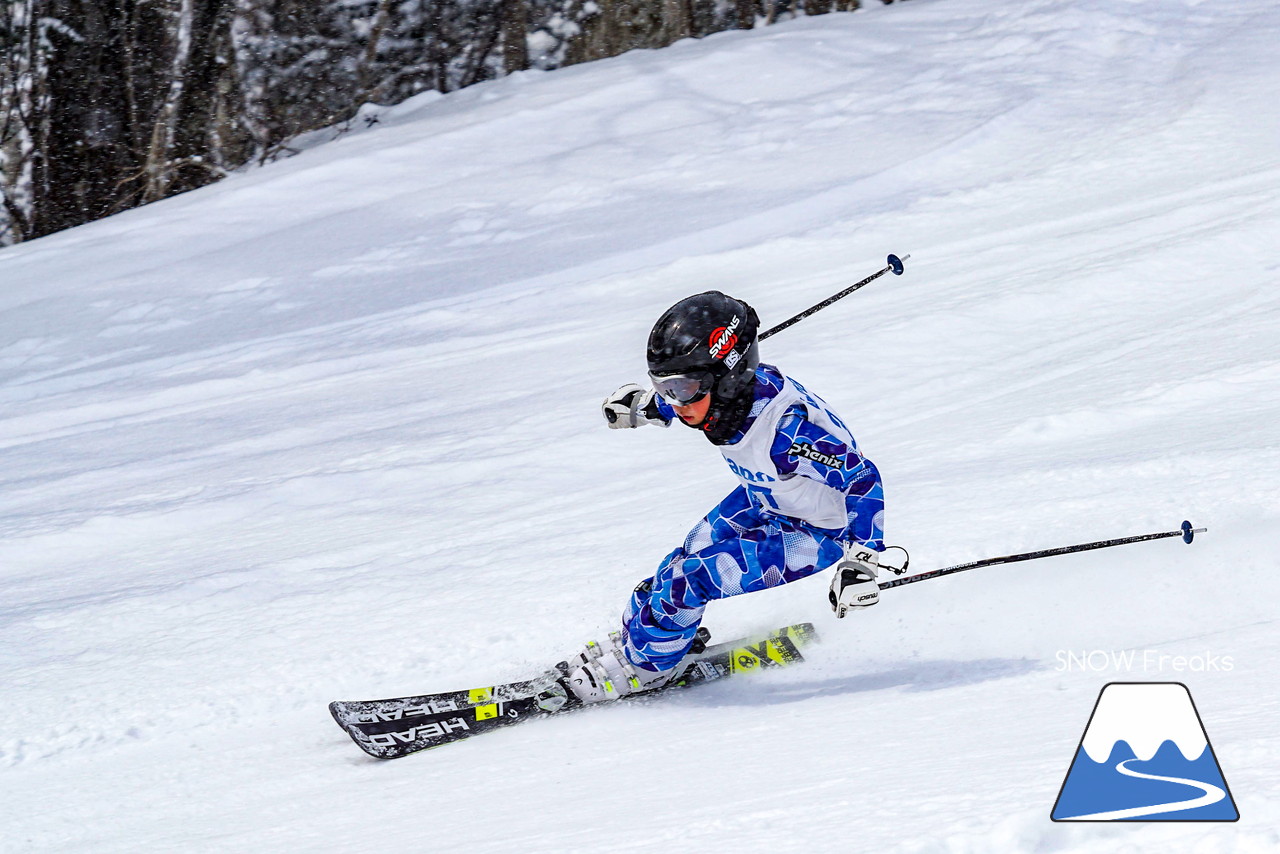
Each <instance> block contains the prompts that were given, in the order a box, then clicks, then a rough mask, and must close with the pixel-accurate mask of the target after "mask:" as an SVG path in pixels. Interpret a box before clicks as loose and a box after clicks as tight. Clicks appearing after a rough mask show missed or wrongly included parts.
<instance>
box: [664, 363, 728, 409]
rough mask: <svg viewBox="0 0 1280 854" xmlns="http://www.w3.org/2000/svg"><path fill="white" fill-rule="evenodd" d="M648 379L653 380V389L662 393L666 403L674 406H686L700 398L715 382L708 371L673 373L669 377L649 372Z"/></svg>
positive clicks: (704, 395) (705, 394)
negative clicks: (657, 375)
mask: <svg viewBox="0 0 1280 854" xmlns="http://www.w3.org/2000/svg"><path fill="white" fill-rule="evenodd" d="M649 379H651V380H653V390H654V391H656V392H657V393H658V394H660V395H662V397H663V398H664V399H665V400H666V401H667V402H668V403H671V404H674V405H676V406H688V405H689V404H691V403H696V402H697V401H699V400H702V398H704V397H706V396H707V394H708V393H709V392H710V391H711V387H712V386H713V385H714V384H715V377H713V376H712V375H711V372H710V371H695V372H694V373H689V374H673V375H672V376H669V377H656V376H654V375H653V374H649Z"/></svg>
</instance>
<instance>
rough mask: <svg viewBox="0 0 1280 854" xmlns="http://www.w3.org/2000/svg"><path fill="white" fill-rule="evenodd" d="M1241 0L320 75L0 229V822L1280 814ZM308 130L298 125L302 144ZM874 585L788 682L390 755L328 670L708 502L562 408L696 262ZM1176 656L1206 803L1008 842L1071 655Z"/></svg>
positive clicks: (576, 830) (26, 842)
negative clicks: (869, 481) (136, 205)
mask: <svg viewBox="0 0 1280 854" xmlns="http://www.w3.org/2000/svg"><path fill="white" fill-rule="evenodd" d="M1278 44H1280V6H1278V5H1277V4H1275V3H1274V2H1271V0H1240V2H1234V3H1209V2H1204V3H1201V2H1186V0H1131V2H1123V3H1117V2H1101V0H1081V2H1075V3H1063V2H1059V0H1028V2H1020V3H1006V2H999V0H946V2H942V0H913V2H911V3H907V4H895V5H893V6H881V5H880V4H868V7H867V8H866V9H864V10H862V11H859V12H856V13H853V14H841V15H827V16H822V17H815V18H809V19H804V20H797V21H793V22H789V23H785V24H782V25H779V26H776V27H771V28H767V29H762V30H759V31H753V32H734V33H726V34H721V35H717V36H714V37H711V38H707V39H704V40H701V41H687V42H682V43H680V44H677V45H675V46H673V47H672V48H669V49H667V50H662V51H652V52H648V51H644V52H633V53H630V54H627V55H625V56H622V57H619V58H617V59H613V60H608V61H604V62H598V63H592V64H589V65H583V66H577V67H574V68H570V69H566V70H562V71H556V72H552V73H532V72H531V73H524V74H517V75H514V76H512V77H509V78H505V79H502V80H499V81H496V82H493V83H488V84H485V85H481V86H476V87H473V88H470V89H467V90H464V91H461V92H457V93H454V94H451V95H448V96H445V97H440V96H438V95H431V96H423V97H420V98H417V99H414V100H411V101H409V102H406V103H404V104H401V105H400V106H398V107H394V108H387V109H377V110H366V111H365V113H364V115H365V116H366V117H369V118H372V117H373V116H374V115H376V117H377V122H376V123H368V122H366V121H363V120H361V121H357V122H355V123H354V124H353V126H352V128H351V129H350V130H349V132H347V133H345V134H337V133H336V132H335V133H330V134H327V135H323V134H322V135H319V136H316V137H313V138H312V139H311V140H310V141H309V144H308V145H307V146H306V147H305V148H304V149H303V150H302V151H301V153H299V154H298V155H297V156H295V157H292V158H290V159H288V160H285V161H283V162H279V163H276V164H273V165H271V166H269V167H266V168H262V169H258V170H253V171H250V172H247V173H245V174H241V175H237V176H234V177H232V178H231V179H229V180H227V181H225V182H223V183H221V184H218V185H216V186H213V187H209V188H206V189H204V190H201V191H198V192H193V193H189V194H187V195H184V196H181V197H178V198H174V199H171V200H168V201H165V202H162V203H159V204H155V205H151V206H148V207H146V208H143V209H139V210H135V211H131V212H128V213H125V214H122V215H119V216H115V217H112V218H110V219H108V220H105V221H102V222H98V223H95V224H92V225H89V226H85V227H82V228H78V229H75V230H72V231H69V232H66V233H62V234H58V235H55V236H52V237H48V238H44V239H42V240H37V241H34V242H31V243H29V244H25V245H21V246H18V247H15V248H11V249H7V250H5V251H4V252H2V253H0V484H2V486H0V686H2V687H0V690H2V691H3V695H2V696H3V708H4V714H3V716H2V718H0V720H2V723H0V828H2V829H3V830H2V834H3V836H2V841H0V847H2V848H3V849H4V850H5V851H57V852H66V851H94V852H138V851H184V852H185V851H341V852H349V851H372V850H423V851H444V850H465V851H468V852H490V851H493V852H497V851H503V852H506V851H513V850H514V851H538V852H541V851H548V852H550V851H600V852H614V851H657V850H673V849H678V850H695V851H715V852H718V851H733V852H777V851H876V852H881V851H910V852H932V851H938V852H965V851H973V852H992V851H1031V850H1036V851H1079V852H1099V851H1133V850H1143V851H1151V850H1169V851H1173V850H1180V851H1186V850H1192V849H1195V850H1202V851H1234V850H1240V851H1270V850H1275V849H1276V848H1277V847H1278V846H1280V833H1278V832H1277V828H1280V714H1278V708H1277V704H1278V703H1280V691H1278V690H1277V689H1278V687H1280V676H1278V675H1277V671H1276V661H1277V660H1280V632H1278V631H1277V628H1278V627H1280V623H1278V622H1277V617H1276V608H1277V605H1276V603H1277V601H1280V572H1278V571H1277V570H1280V558H1277V554H1276V543H1277V537H1278V536H1280V476H1278V475H1280V343H1278V342H1280V288H1278V287H1277V285H1278V284H1280V239H1278V236H1280V98H1277V80H1280V51H1277V50H1276V45H1278ZM335 136H336V137H337V138H336V139H332V140H330V137H335ZM889 252H895V253H898V254H905V253H911V255H912V258H911V260H910V261H909V262H908V269H907V273H906V275H904V276H902V277H900V278H899V277H892V276H886V277H884V278H882V279H880V280H878V281H876V282H875V283H874V284H872V285H870V286H868V287H867V288H865V289H863V290H862V291H860V292H858V293H857V294H855V295H854V296H851V297H849V298H848V299H847V300H846V301H843V302H840V303H837V304H836V305H834V306H832V307H830V308H828V309H826V310H824V311H822V312H820V313H818V314H816V315H814V316H813V317H811V318H809V319H807V320H805V321H803V322H802V323H801V324H800V325H798V326H796V327H794V328H792V329H790V330H788V331H786V332H785V333H782V334H779V335H778V336H776V337H775V338H772V339H770V340H769V341H768V342H766V345H765V347H764V350H763V352H764V357H765V360H766V361H769V362H773V363H776V364H778V365H779V366H781V367H782V368H783V369H784V370H785V371H786V372H788V373H789V374H791V375H792V376H795V377H796V378H797V379H799V380H801V381H802V382H804V383H805V384H806V385H807V386H809V387H810V388H812V389H814V390H815V391H816V392H817V393H819V394H821V395H822V396H823V397H824V398H826V399H827V400H828V401H829V402H830V403H831V404H832V406H833V407H834V408H835V409H836V410H837V411H838V412H840V413H841V414H842V415H843V416H844V418H845V420H846V421H848V422H849V424H850V425H851V427H852V429H853V432H854V434H855V435H856V436H857V437H858V440H859V443H860V445H861V446H862V448H863V450H864V451H865V452H866V453H867V454H868V456H870V457H871V459H873V460H874V461H875V462H876V463H877V465H878V466H879V468H880V470H881V471H882V473H883V475H884V479H885V487H886V494H887V501H888V507H887V524H886V528H887V533H888V538H889V540H890V541H891V542H894V543H898V544H901V545H903V546H906V547H907V548H909V549H910V551H911V555H912V566H913V569H920V570H925V569H930V568H935V567H939V566H945V565H949V564H954V563H961V562H965V561H971V560H976V559H979V558H983V557H989V556H994V555H1002V554H1010V553H1013V552H1019V551H1027V550H1032V549H1038V548H1049V547H1054V546H1060V545H1068V544H1072V543H1080V542H1088V541H1092V540H1100V539H1107V538H1112V537H1120V536H1126V535H1130V534H1142V533H1148V532H1153V531H1167V530H1173V529H1176V528H1177V527H1178V525H1179V524H1180V523H1181V521H1182V520H1183V519H1184V518H1186V519H1190V520H1192V521H1193V522H1194V523H1195V524H1196V525H1200V526H1205V527H1207V528H1208V529H1209V531H1208V533H1206V534H1203V535H1201V536H1199V537H1198V538H1197V539H1196V541H1195V542H1194V543H1193V544H1192V545H1191V546H1186V545H1183V544H1182V543H1181V542H1180V541H1179V540H1177V539H1165V540H1159V541H1155V542H1149V543H1143V544H1140V545H1129V546H1124V547H1120V548H1115V549H1108V550H1101V551H1094V552H1089V553H1086V554H1080V555H1074V556H1068V557H1055V558H1051V559H1047V560H1043V561H1035V562H1028V563H1019V564H1015V565H1008V566H999V567H990V568H984V569H980V570H976V571H974V572H971V573H963V574H959V575H955V576H953V577H949V578H943V579H937V580H931V581H927V582H924V583H921V584H917V585H911V586H908V587H904V588H902V589H897V590H891V591H888V592H886V593H885V594H884V596H883V601H882V603H881V604H880V605H878V606H877V607H876V608H874V609H873V610H872V611H870V612H868V613H863V614H855V615H853V616H851V617H850V618H848V619H846V620H843V621H836V620H835V619H834V618H833V617H832V616H831V614H830V612H829V610H828V608H827V605H826V602H825V594H826V581H825V579H823V578H821V577H814V578H811V579H806V580H805V581H801V582H798V583H795V584H793V585H788V586H786V587H782V588H778V589H776V590H772V591H768V592H764V593H759V594H755V595H751V596H746V597H740V598H737V599H733V600H729V601H724V602H720V603H714V604H713V605H712V606H711V607H710V608H709V609H708V614H707V619H706V623H705V624H706V625H707V626H708V627H709V628H710V629H711V630H712V632H713V633H714V636H715V637H716V638H719V639H721V640H725V639H729V638H731V637H733V636H735V635H739V634H743V633H747V632H751V631H755V630H759V629H765V628H772V627H775V626H780V625H785V624H787V623H791V622H796V621H801V620H811V621H814V622H815V623H817V624H818V626H819V630H820V631H821V633H822V635H823V639H824V642H823V643H822V644H821V645H820V646H818V647H816V648H815V649H814V651H813V652H812V654H811V655H810V656H809V658H810V660H809V662H808V663H806V665H805V666H804V667H801V668H797V669H795V670H791V671H787V672H781V673H777V674H763V675H760V676H759V677H756V678H754V679H742V680H734V681H733V682H732V683H724V684H721V685H713V686H708V687H707V688H705V689H702V690H697V691H689V692H687V693H684V694H679V695H674V696H669V697H667V698H664V699H662V700H661V701H657V702H650V703H641V704H634V705H629V706H625V707H616V708H609V709H599V710H591V711H588V712H583V713H581V714H578V715H571V716H565V717H563V718H557V719H553V720H549V721H539V722H535V723H529V724H527V725H524V726H520V727H514V728H511V729H507V730H504V731H501V732H498V733H495V734H492V735H485V736H483V737H481V738H478V739H475V740H473V741H470V742H463V743H460V744H455V745H450V746H447V747H444V748H442V749H439V750H434V751H429V752H427V753H423V754H420V755H417V756H414V757H411V758H406V759H402V760H397V761H394V762H390V763H386V762H377V761H374V760H372V759H369V758H367V757H366V756H364V754H362V753H361V752H360V751H359V750H358V749H357V748H356V746H355V745H354V744H352V742H351V741H350V740H349V739H348V738H347V737H346V735H344V734H343V733H342V732H341V731H340V730H339V729H338V728H337V727H336V726H335V725H334V723H333V721H332V720H331V719H330V718H329V715H328V713H327V711H326V704H327V703H328V702H329V701H330V700H334V699H361V698H370V697H387V696H396V695H400V694H410V693H419V692H423V691H433V690H447V689H456V688H466V687H470V686H474V685H488V684H493V683H494V682H497V681H503V680H506V679H512V678H518V677H521V676H526V675H529V674H530V673H531V672H535V671H537V670H539V669H541V668H542V667H543V666H545V665H546V664H548V663H550V662H552V661H555V660H558V659H559V658H562V657H564V656H565V655H567V654H568V653H570V652H572V651H573V650H574V649H575V648H576V647H578V646H579V645H580V644H581V643H582V642H584V641H586V640H589V639H591V638H596V637H600V636H601V635H602V634H603V633H604V632H607V631H609V630H611V629H613V628H615V626H616V622H617V620H618V617H619V615H620V612H621V609H622V607H623V604H624V600H625V598H626V596H627V594H628V593H629V591H630V589H631V587H632V586H633V585H634V584H635V583H636V582H637V581H639V580H640V579H642V578H644V577H646V576H648V575H649V574H650V573H652V572H653V570H654V568H655V567H656V565H657V563H658V561H659V560H660V558H661V557H662V556H663V555H665V554H666V553H667V552H668V551H669V550H670V549H671V548H672V547H674V546H675V545H677V544H678V543H679V542H680V540H681V539H682V537H683V535H684V533H685V532H686V531H687V529H688V528H689V527H690V526H691V525H692V524H693V523H694V521H696V519H697V518H698V517H699V516H700V515H701V514H702V513H704V512H705V511H706V510H707V509H708V508H710V507H711V506H712V505H713V504H714V503H715V502H716V501H717V500H718V499H719V498H720V497H721V496H722V495H723V494H724V493H726V492H727V491H728V490H729V489H730V488H732V486H733V485H734V481H733V479H732V477H731V475H730V473H729V472H728V471H727V469H726V468H725V466H724V464H723V462H722V461H721V459H720V458H719V455H718V454H717V453H716V452H715V451H714V449H713V448H711V447H710V446H709V445H708V444H707V443H706V442H705V441H704V440H703V439H702V438H701V437H700V436H699V435H698V434H696V433H695V432H694V431H691V430H687V429H684V428H682V427H680V426H674V427H672V428H671V429H669V430H660V429H654V428H647V429H645V430H640V431H613V430H607V429H605V427H604V422H603V420H602V419H601V417H600V410H599V404H600V401H601V399H602V398H603V397H604V395H605V394H606V393H607V392H609V391H611V390H612V389H613V388H615V387H616V386H618V385H620V384H621V383H623V382H627V381H633V380H639V379H642V378H643V376H644V361H643V348H644V341H645V337H646V335H647V333H648V329H649V326H650V324H651V323H652V322H653V320H654V319H655V318H656V317H657V316H658V314H660V313H661V311H662V310H663V309H665V308H666V307H667V306H668V305H670V304H671V303H672V302H674V301H675V300H677V299H679V298H681V297H683V296H686V295H688V294H690V293H694V292H698V291H702V290H706V289H710V288H717V289H722V290H725V291H727V292H729V293H732V294H734V295H736V296H739V297H741V298H743V299H745V300H747V301H748V302H750V303H751V304H753V305H754V306H755V307H756V308H757V310H758V311H759V313H760V315H761V317H762V318H763V320H764V323H766V324H772V323H777V322H780V321H781V320H784V319H786V318H787V317H789V316H790V315H792V314H794V313H796V312H797V311H800V310H801V309H803V308H806V307H808V306H809V305H811V304H813V303H816V302H818V301H819V300H821V299H823V298H825V297H826V296H828V295H830V294H832V293H834V292H836V291H838V290H840V289H841V288H843V287H844V286H846V285H847V284H850V283H852V282H853V281H856V280H858V279H861V278H862V277H863V276H865V275H867V274H868V273H871V272H874V271H875V270H877V269H879V268H880V267H881V266H883V264H884V258H885V255H886V254H887V253H889ZM1134 680H1148V681H1180V682H1183V683H1185V684H1186V685H1187V686H1188V688H1189V689H1190V691H1191V693H1192V695H1193V697H1194V700H1195V702H1196V706H1197V708H1198V710H1199V712H1200V714H1201V716H1202V718H1203V720H1204V724H1205V730H1206V732H1207V734H1208V736H1209V739H1210V742H1211V743H1212V744H1213V747H1214V751H1215V753H1216V755H1217V757H1218V759H1219V761H1220V763H1221V765H1222V768H1223V772H1224V774H1225V776H1226V779H1227V781H1228V782H1229V784H1230V787H1231V792H1232V794H1233V796H1234V798H1235V800H1236V803H1237V804H1238V806H1239V809H1240V814H1241V816H1242V818H1241V820H1240V821H1239V822H1238V823H1236V824H1143V823H1126V824H1122V825H1098V824H1094V825H1075V826H1066V825H1055V824H1053V823H1051V822H1050V820H1049V813H1050V810H1051V809H1052V806H1053V803H1054V799H1055V797H1056V795H1057V792H1058V789H1059V787H1060V785H1061V783H1062V779H1063V776H1064V775H1065V773H1066V771H1067V768H1068V766H1069V765H1070V762H1071V759H1072V757H1073V755H1074V753H1075V751H1076V749H1077V747H1078V745H1079V742H1080V738H1081V735H1082V732H1083V729H1084V726H1085V723H1086V721H1087V719H1088V715H1089V713H1090V711H1091V709H1092V708H1093V704H1094V702H1095V700H1096V698H1097V696H1098V693H1099V691H1100V689H1101V688H1102V686H1103V685H1104V684H1106V683H1107V682H1111V681H1134Z"/></svg>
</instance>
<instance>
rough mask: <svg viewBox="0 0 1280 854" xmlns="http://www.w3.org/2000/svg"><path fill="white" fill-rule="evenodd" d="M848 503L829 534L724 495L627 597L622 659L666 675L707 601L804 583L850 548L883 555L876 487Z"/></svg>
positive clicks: (740, 493) (740, 496) (743, 495)
mask: <svg viewBox="0 0 1280 854" xmlns="http://www.w3.org/2000/svg"><path fill="white" fill-rule="evenodd" d="M848 503H849V508H850V513H849V519H850V523H849V525H848V527H846V528H844V529H843V530H833V529H829V528H816V527H814V526H812V525H809V524H808V523H806V522H802V521H800V520H798V519H792V518H789V517H786V516H776V515H772V514H766V513H762V512H761V511H760V510H759V509H758V508H757V507H756V506H755V505H754V504H752V502H751V499H750V496H749V494H748V493H747V490H746V489H745V488H743V487H741V486H739V487H738V488H737V489H735V490H734V491H733V492H731V493H729V495H728V496H726V497H725V499H724V500H723V501H721V502H720V503H719V504H718V505H717V506H716V507H715V508H714V509H713V510H712V511H711V512H710V513H708V514H707V515H706V516H705V517H704V518H703V519H701V520H700V521H699V522H698V523H697V524H696V525H695V526H694V527H693V530H691V531H690V532H689V535H688V536H687V537H686V538H685V541H684V545H683V546H681V547H680V548H678V549H676V550H675V551H673V552H671V554H669V555H667V556H666V557H665V558H663V560H662V563H661V565H660V566H659V567H658V571H657V573H656V574H655V575H654V576H653V577H652V578H648V579H645V580H644V581H642V582H641V583H640V584H639V586H637V587H636V589H635V590H634V591H633V592H632V594H631V600H630V602H628V603H627V609H626V612H625V614H624V615H623V618H622V635H623V639H624V641H625V644H626V645H625V649H626V653H627V656H628V658H630V659H631V661H632V662H633V663H634V664H637V665H639V666H641V667H645V668H647V669H650V670H667V669H670V668H672V667H674V666H676V665H677V664H678V663H679V662H680V659H681V658H683V657H684V655H685V653H687V652H688V651H689V647H690V646H691V645H692V644H693V639H694V635H695V634H696V633H697V631H698V625H699V623H701V622H702V612H703V610H704V609H705V608H706V605H707V603H708V602H710V601H712V600H713V599H724V598H726V597H728V596H737V595H738V594H740V593H752V592H755V591H757V590H765V589H768V588H770V587H777V586H778V585H779V584H786V583H787V582H789V581H795V580H797V579H800V578H806V577H808V576H810V575H813V574H814V573H815V572H820V571H822V570H824V569H826V568H827V567H829V566H831V565H833V564H835V563H836V562H837V561H839V560H840V558H841V557H842V556H843V554H844V549H845V546H846V545H847V544H848V543H850V542H854V541H856V542H858V543H862V544H864V545H868V546H870V547H871V548H874V549H876V550H877V551H879V550H882V549H883V548H884V533H883V531H882V530H881V525H882V521H883V515H884V514H883V510H884V493H883V492H882V490H881V487H880V484H879V483H876V484H875V486H874V487H873V488H872V489H871V490H870V491H868V492H867V493H866V494H865V495H861V496H850V497H849V501H848Z"/></svg>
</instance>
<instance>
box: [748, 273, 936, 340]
mask: <svg viewBox="0 0 1280 854" xmlns="http://www.w3.org/2000/svg"><path fill="white" fill-rule="evenodd" d="M910 257H911V256H910V255H903V256H902V257H901V258H899V257H898V256H897V255H890V256H889V259H888V264H889V266H887V267H885V268H884V269H883V270H880V271H879V272H876V273H872V274H871V275H870V276H867V277H866V278H865V279H863V280H862V281H861V282H858V283H857V284H856V285H850V286H849V287H847V288H845V289H844V290H842V291H841V292H840V293H838V294H836V295H835V296H829V297H827V298H826V299H824V300H823V301H822V302H820V303H818V304H817V305H815V306H813V307H811V308H807V309H805V310H804V311H802V312H800V313H799V314H797V315H796V316H795V317H793V318H791V319H790V320H784V321H783V322H782V323H779V324H778V325H777V326H775V327H773V328H772V329H770V330H769V331H768V332H765V333H762V334H761V335H760V340H761V341H763V340H764V339H766V338H768V337H769V336H770V335H772V334H774V333H775V332H781V331H782V330H784V329H786V328H788V327H790V326H794V325H795V324H797V323H799V322H800V321H802V320H804V319H805V318H806V317H808V316H809V315H811V314H813V313H814V312H816V311H821V310H822V309H824V308H826V307H827V306H829V305H831V304H832V303H833V302H835V301H836V300H838V299H844V298H845V297H847V296H848V295H849V294H851V293H853V292H854V291H856V290H857V289H858V288H860V287H862V286H863V285H865V284H868V283H870V282H874V281H875V280H876V279H878V278H880V277H881V276H883V275H884V274H885V273H888V272H890V271H892V272H893V274H894V275H895V276H901V275H902V270H903V267H902V263H903V262H904V261H906V260H907V259H908V258H910Z"/></svg>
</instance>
